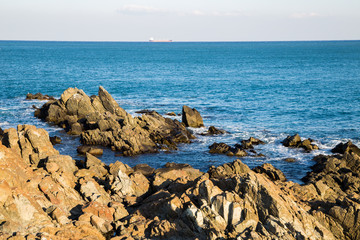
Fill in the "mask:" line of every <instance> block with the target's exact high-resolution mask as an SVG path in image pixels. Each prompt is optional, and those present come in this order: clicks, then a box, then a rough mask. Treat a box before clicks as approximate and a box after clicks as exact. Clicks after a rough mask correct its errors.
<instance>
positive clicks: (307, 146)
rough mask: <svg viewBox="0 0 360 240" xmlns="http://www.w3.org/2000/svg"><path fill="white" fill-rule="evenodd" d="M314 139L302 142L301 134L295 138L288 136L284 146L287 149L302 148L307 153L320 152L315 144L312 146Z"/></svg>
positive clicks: (283, 142)
mask: <svg viewBox="0 0 360 240" xmlns="http://www.w3.org/2000/svg"><path fill="white" fill-rule="evenodd" d="M312 142H313V140H312V139H310V138H309V139H305V140H304V141H301V138H300V136H299V134H295V135H294V136H287V137H286V139H284V140H283V141H282V144H283V145H284V146H285V147H293V148H302V149H304V150H305V151H308V152H309V151H312V150H318V149H319V147H318V146H316V145H315V144H312Z"/></svg>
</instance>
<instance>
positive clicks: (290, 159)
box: [284, 158, 296, 163]
mask: <svg viewBox="0 0 360 240" xmlns="http://www.w3.org/2000/svg"><path fill="white" fill-rule="evenodd" d="M284 161H285V162H289V163H290V162H296V159H295V158H285V159H284Z"/></svg>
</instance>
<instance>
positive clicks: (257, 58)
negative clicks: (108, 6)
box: [0, 41, 360, 181]
mask: <svg viewBox="0 0 360 240" xmlns="http://www.w3.org/2000/svg"><path fill="white" fill-rule="evenodd" d="M0 83H1V89H2V91H0V127H1V128H3V129H5V128H9V127H16V126H17V125H18V124H25V123H26V124H34V125H36V126H38V127H42V128H45V129H46V130H48V131H49V132H50V135H58V136H60V137H62V138H63V142H64V143H63V144H61V145H57V146H56V148H57V149H58V150H59V151H60V152H61V153H62V154H69V155H71V156H73V157H74V158H76V159H81V156H77V155H76V147H77V146H78V145H79V139H78V138H76V137H71V136H67V135H66V134H65V133H64V132H63V130H62V129H60V128H57V127H56V126H53V125H49V124H47V123H44V122H41V121H40V120H38V119H36V118H35V117H33V112H34V110H33V108H32V105H36V106H41V105H42V104H44V102H40V101H25V100H24V99H25V95H26V94H27V93H29V92H30V93H37V92H41V93H43V94H49V95H54V96H55V97H59V96H60V95H61V93H62V92H63V91H64V90H65V89H67V88H68V87H78V88H81V89H83V90H84V91H85V92H86V93H87V94H88V95H92V94H97V91H98V86H99V85H102V86H104V87H105V88H106V89H107V90H108V91H109V93H111V94H112V95H113V96H114V98H115V99H116V100H117V101H118V102H119V104H120V105H121V106H122V107H123V108H124V109H125V110H126V111H128V112H130V113H132V114H134V115H136V114H135V111H137V110H141V109H151V110H156V111H158V112H159V113H160V114H165V113H167V112H172V111H174V112H176V113H179V112H181V108H182V105H184V104H186V105H189V106H191V107H195V108H197V109H198V110H199V112H200V113H201V114H202V116H203V118H204V123H205V125H206V126H210V125H214V126H216V127H219V128H223V129H225V130H227V131H229V132H230V133H229V134H226V135H223V136H217V137H204V136H198V138H197V139H196V140H195V141H194V143H192V144H188V145H181V146H180V149H179V151H176V152H172V153H159V154H146V155H142V156H136V157H119V156H115V153H114V152H111V151H110V150H107V151H105V154H104V155H103V156H102V157H101V159H102V160H103V161H104V162H106V163H111V162H114V161H117V160H119V161H123V162H125V163H127V164H129V165H131V166H134V165H136V164H138V163H147V164H149V165H151V166H153V167H160V166H162V165H163V164H165V163H166V162H181V163H189V164H191V165H192V166H194V167H196V168H200V169H201V170H204V171H206V170H207V168H208V167H209V166H210V165H215V166H217V165H221V164H223V163H226V162H230V161H233V160H234V159H236V158H235V157H228V156H222V155H212V154H209V153H208V146H210V145H211V144H212V143H213V142H215V141H216V142H226V143H228V144H235V143H238V142H239V141H240V140H242V139H247V138H249V137H250V136H254V137H257V138H260V139H262V140H263V141H265V142H266V143H267V144H266V145H263V146H258V147H257V148H256V150H257V151H258V152H259V153H263V154H265V156H266V157H264V158H253V157H245V158H243V159H242V160H243V161H244V162H245V163H247V164H248V165H249V166H250V167H254V166H257V165H261V164H263V163H264V162H270V163H272V164H273V165H275V166H276V167H278V168H280V169H281V170H283V171H284V173H285V174H286V176H287V177H288V178H289V179H291V180H294V181H299V180H300V179H301V178H302V177H303V176H304V175H305V174H306V172H307V171H309V167H310V166H311V165H313V164H314V163H313V162H312V161H311V159H312V157H313V156H314V155H317V154H330V149H331V148H332V147H334V146H335V145H336V144H337V143H339V142H345V141H347V140H352V141H353V142H354V143H356V144H360V138H359V137H360V129H359V122H360V41H334V42H234V43H231V42H226V43H222V42H216V43H215V42H214V43H212V42H209V43H208V42H202V43H190V42H189V43H180V42H179V43H177V42H173V43H147V42H143V43H140V42H138V43H126V42H22V41H0ZM175 118H176V117H175ZM177 118H179V117H177ZM205 130H206V129H194V131H195V132H197V133H199V132H202V131H205ZM295 133H299V134H300V135H301V136H302V137H306V138H312V139H314V140H316V143H317V144H318V145H319V146H320V148H321V150H319V151H315V152H313V153H304V152H303V151H301V150H297V149H288V148H285V147H283V146H282V145H281V144H280V142H281V140H283V139H284V138H285V137H286V136H287V135H290V134H291V135H292V134H295ZM287 157H293V158H296V159H297V162H295V163H287V162H285V161H283V159H284V158H287Z"/></svg>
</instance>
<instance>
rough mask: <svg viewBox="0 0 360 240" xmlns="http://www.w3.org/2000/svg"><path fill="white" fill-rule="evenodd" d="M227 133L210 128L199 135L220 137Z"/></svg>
mask: <svg viewBox="0 0 360 240" xmlns="http://www.w3.org/2000/svg"><path fill="white" fill-rule="evenodd" d="M225 133H227V132H226V131H225V130H222V129H217V128H215V127H214V126H210V127H209V129H208V131H207V132H206V133H202V134H201V135H204V136H211V135H220V134H225Z"/></svg>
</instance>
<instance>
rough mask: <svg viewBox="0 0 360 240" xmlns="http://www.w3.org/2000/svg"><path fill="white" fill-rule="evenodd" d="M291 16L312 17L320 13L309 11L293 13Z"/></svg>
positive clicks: (318, 15)
mask: <svg viewBox="0 0 360 240" xmlns="http://www.w3.org/2000/svg"><path fill="white" fill-rule="evenodd" d="M290 17H291V18H298V19H299V18H313V17H320V14H318V13H315V12H311V13H293V14H291V16H290Z"/></svg>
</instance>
